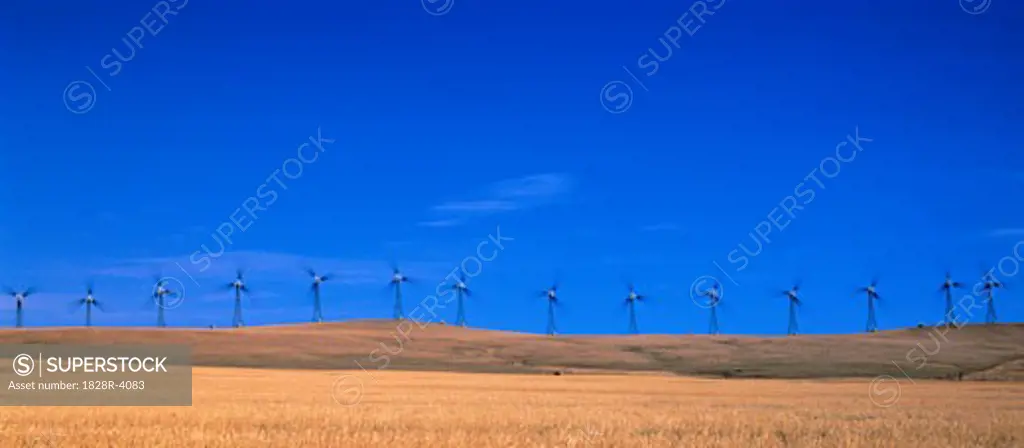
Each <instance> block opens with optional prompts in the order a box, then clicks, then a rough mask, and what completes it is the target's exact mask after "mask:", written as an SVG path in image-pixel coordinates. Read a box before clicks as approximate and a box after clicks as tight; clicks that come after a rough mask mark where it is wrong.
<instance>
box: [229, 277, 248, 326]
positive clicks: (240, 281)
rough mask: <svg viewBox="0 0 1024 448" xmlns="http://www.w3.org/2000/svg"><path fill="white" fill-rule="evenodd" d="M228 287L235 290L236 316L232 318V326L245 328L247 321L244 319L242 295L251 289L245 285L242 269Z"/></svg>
mask: <svg viewBox="0 0 1024 448" xmlns="http://www.w3.org/2000/svg"><path fill="white" fill-rule="evenodd" d="M227 287H228V288H229V289H234V290H235V314H234V315H233V316H232V318H231V326H233V327H235V328H239V327H243V326H245V320H244V319H242V293H243V292H245V293H248V292H249V287H248V286H246V285H245V281H244V278H243V276H242V270H241V269H239V270H238V273H237V274H236V275H235V280H234V281H232V282H231V283H228V284H227Z"/></svg>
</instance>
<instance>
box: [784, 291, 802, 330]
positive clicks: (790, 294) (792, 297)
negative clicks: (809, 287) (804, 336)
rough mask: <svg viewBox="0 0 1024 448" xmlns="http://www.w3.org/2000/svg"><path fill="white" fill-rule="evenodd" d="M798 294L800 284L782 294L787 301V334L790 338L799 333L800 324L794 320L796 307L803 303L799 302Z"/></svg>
mask: <svg viewBox="0 0 1024 448" xmlns="http://www.w3.org/2000/svg"><path fill="white" fill-rule="evenodd" d="M799 292H800V282H797V283H796V284H795V285H793V288H792V289H790V290H789V291H783V292H782V295H784V296H786V299H787V300H788V301H789V329H788V330H787V334H789V335H790V336H794V335H796V334H797V333H799V332H800V324H799V322H798V321H797V318H796V309H797V307H798V306H800V305H803V302H802V301H801V300H800V295H799Z"/></svg>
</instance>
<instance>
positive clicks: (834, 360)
mask: <svg viewBox="0 0 1024 448" xmlns="http://www.w3.org/2000/svg"><path fill="white" fill-rule="evenodd" d="M401 329H402V331H404V332H405V333H406V334H407V336H402V335H401V334H400V333H401V332H400V331H399V324H398V323H396V322H393V321H379V320H366V321H352V322H345V323H325V324H318V325H317V324H303V325H285V326H270V327H251V328H243V329H142V328H92V329H85V328H53V329H22V330H3V331H0V343H8V344H10V343H42V344H48V343H51V344H52V343H77V344H187V345H189V346H191V347H192V350H193V363H194V364H195V365H199V366H225V367H227V366H233V367H260V368H287V369H336V370H350V369H359V368H363V369H366V370H375V369H399V370H425V371H448V370H450V371H460V372H519V373H529V372H551V371H560V372H576V373H584V372H589V373H598V372H609V371H616V372H637V373H640V372H650V373H663V374H678V375H694V376H717V377H748V378H836V377H873V376H877V375H885V374H888V375H893V376H895V377H897V378H899V377H902V376H903V375H909V376H911V377H913V378H945V379H957V378H962V379H968V380H971V379H973V380H1024V324H1000V325H992V326H982V325H971V326H966V327H963V328H960V329H955V328H954V329H950V330H949V331H948V332H947V333H946V334H945V336H941V335H940V334H939V332H940V331H941V330H942V328H941V327H940V328H937V329H936V328H931V327H925V328H914V329H907V330H895V331H883V332H879V333H874V334H852V335H807V336H792V337H753V336H727V335H725V336H703V335H637V336H575V335H574V336H560V337H555V338H551V337H546V336H541V335H535V334H523V333H512V332H504V331H490V330H478V329H466V328H456V327H450V326H445V325H437V324H431V325H426V326H425V327H424V328H420V327H419V326H418V325H417V324H415V323H412V322H407V323H405V324H404V325H402V326H401ZM929 353H931V354H929ZM904 372H905V373H904Z"/></svg>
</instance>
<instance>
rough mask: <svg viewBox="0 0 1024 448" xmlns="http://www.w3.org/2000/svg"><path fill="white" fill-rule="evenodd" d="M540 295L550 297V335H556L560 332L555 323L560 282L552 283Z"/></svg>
mask: <svg viewBox="0 0 1024 448" xmlns="http://www.w3.org/2000/svg"><path fill="white" fill-rule="evenodd" d="M540 296H541V297H546V298H547V299H548V336H554V335H555V333H557V332H558V327H557V326H556V325H555V306H557V305H558V282H555V283H554V284H552V285H551V287H550V288H548V289H546V290H544V291H541V292H540Z"/></svg>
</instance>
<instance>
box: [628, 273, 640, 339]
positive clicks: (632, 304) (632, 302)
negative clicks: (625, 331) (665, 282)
mask: <svg viewBox="0 0 1024 448" xmlns="http://www.w3.org/2000/svg"><path fill="white" fill-rule="evenodd" d="M644 299H645V297H644V296H643V295H640V294H637V293H636V288H634V287H633V284H632V283H630V284H629V294H628V295H626V302H625V305H626V307H627V308H628V309H629V332H630V333H631V334H637V333H640V329H639V328H638V326H637V324H636V304H637V303H639V302H641V301H643V300H644Z"/></svg>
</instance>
